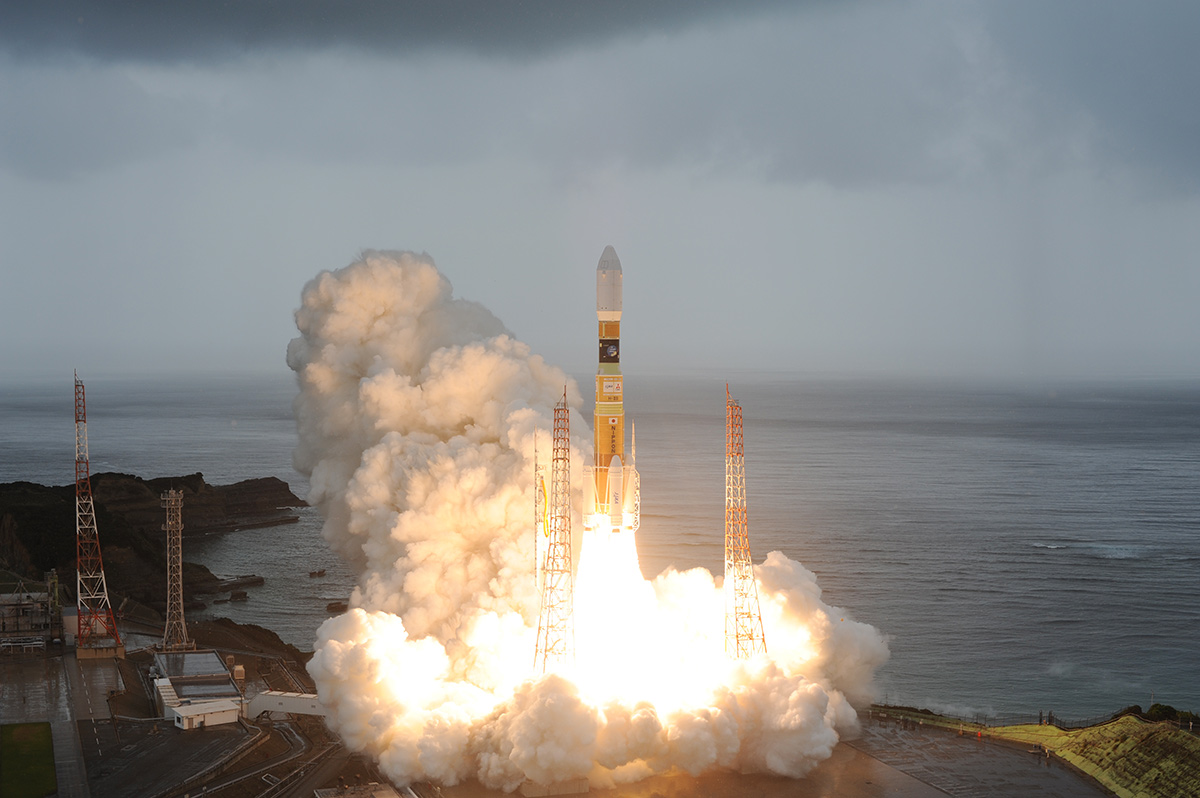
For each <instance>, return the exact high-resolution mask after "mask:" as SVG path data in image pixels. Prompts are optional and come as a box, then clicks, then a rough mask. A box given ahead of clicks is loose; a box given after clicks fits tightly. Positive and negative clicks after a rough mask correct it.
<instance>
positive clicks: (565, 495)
mask: <svg viewBox="0 0 1200 798" xmlns="http://www.w3.org/2000/svg"><path fill="white" fill-rule="evenodd" d="M569 413H570V411H569V409H568V408H567V392H566V389H564V390H563V398H562V401H560V402H559V403H558V404H556V405H555V406H554V452H553V456H552V458H551V467H550V513H549V522H550V526H549V536H550V540H549V542H548V544H547V546H546V559H545V562H544V565H543V566H542V608H541V614H540V617H539V619H538V638H537V652H536V654H535V655H534V661H533V665H534V668H535V669H536V670H537V672H538V674H539V675H541V674H544V673H546V672H547V671H552V670H555V669H556V668H559V667H562V666H564V665H569V664H571V663H572V662H573V661H574V658H575V617H574V594H575V581H574V576H573V573H572V569H573V566H572V561H571V435H570V415H569ZM536 489H537V490H540V486H539V487H538V488H536Z"/></svg>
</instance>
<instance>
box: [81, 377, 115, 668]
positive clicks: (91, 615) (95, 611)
mask: <svg viewBox="0 0 1200 798" xmlns="http://www.w3.org/2000/svg"><path fill="white" fill-rule="evenodd" d="M75 563H76V570H77V573H78V580H77V583H76V587H77V590H76V593H77V595H78V606H79V634H78V636H77V638H76V647H77V648H80V649H85V650H86V649H102V648H106V647H113V648H114V653H117V652H119V650H120V647H121V636H120V635H119V634H118V633H117V623H116V620H114V618H113V612H112V606H111V605H110V604H109V603H108V586H107V584H106V583H105V581H104V563H103V561H102V560H101V558H100V537H99V534H98V533H97V531H96V509H95V505H94V503H93V501H92V477H91V472H90V471H89V466H88V442H87V405H86V402H85V399H84V392H83V382H81V381H80V379H79V374H78V373H76V375H75Z"/></svg>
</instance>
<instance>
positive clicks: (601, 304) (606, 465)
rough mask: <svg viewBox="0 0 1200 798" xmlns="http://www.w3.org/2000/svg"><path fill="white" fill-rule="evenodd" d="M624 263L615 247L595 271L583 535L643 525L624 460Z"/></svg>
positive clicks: (633, 473)
mask: <svg viewBox="0 0 1200 798" xmlns="http://www.w3.org/2000/svg"><path fill="white" fill-rule="evenodd" d="M621 277H622V275H621V261H620V260H619V259H618V258H617V252H616V250H614V249H613V248H612V246H607V247H605V248H604V252H603V253H602V254H601V255H600V263H599V264H598V265H597V266H596V319H597V321H598V322H599V325H600V328H599V341H600V353H599V365H598V367H597V369H596V412H595V417H594V419H593V421H594V426H593V429H594V435H595V446H594V449H595V462H594V464H593V465H592V467H591V468H588V469H585V471H587V472H590V473H589V474H587V475H586V477H587V478H585V480H584V509H583V525H584V528H585V529H604V528H609V529H612V530H613V531H618V530H622V529H623V530H628V531H633V530H636V529H637V528H638V524H639V520H640V519H639V504H640V499H641V496H640V480H639V478H638V473H637V467H636V466H635V464H634V458H633V457H630V458H629V462H628V463H625V462H623V461H624V460H625V405H624V392H623V385H622V378H621Z"/></svg>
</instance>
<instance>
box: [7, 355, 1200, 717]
mask: <svg viewBox="0 0 1200 798" xmlns="http://www.w3.org/2000/svg"><path fill="white" fill-rule="evenodd" d="M83 376H84V379H85V382H86V383H87V398H88V422H89V423H88V433H89V443H90V455H91V466H92V472H93V473H99V472H102V471H120V472H125V473H132V474H136V475H138V476H142V477H147V478H149V477H157V476H174V475H180V474H190V473H194V472H196V471H200V472H203V473H204V475H205V478H206V479H207V480H208V481H209V482H210V483H215V484H227V483H231V482H235V481H238V480H241V479H248V478H252V477H260V476H278V477H280V478H281V479H284V480H286V481H287V482H288V483H289V484H291V486H292V488H293V490H295V491H296V493H297V494H298V495H300V496H301V497H303V496H304V495H305V492H306V491H307V485H306V482H305V480H304V478H303V477H302V476H301V475H299V474H297V473H296V472H295V471H294V470H293V469H292V466H291V451H292V448H293V446H294V445H295V427H294V423H293V421H292V417H291V401H292V399H293V397H294V396H295V394H296V388H295V384H294V381H293V379H292V376H291V374H290V373H287V372H282V373H280V374H272V375H264V376H258V377H209V378H204V379H201V378H198V377H193V378H172V379H168V378H162V379H137V380H135V379H120V380H118V379H101V378H97V379H88V378H87V376H86V375H83ZM578 376H579V379H580V384H581V386H583V387H584V388H586V387H587V386H588V385H589V384H590V379H591V377H590V375H578ZM735 379H736V381H735V382H734V384H733V385H731V391H732V394H733V396H734V398H735V399H737V400H738V401H739V402H740V403H741V405H742V407H743V411H744V415H745V448H746V475H747V502H748V507H749V532H750V545H751V550H752V553H753V556H754V559H755V561H761V560H762V559H763V558H764V557H765V556H766V554H767V552H769V551H772V550H778V551H781V552H783V553H784V554H786V555H787V556H788V557H791V558H792V559H795V560H798V561H799V562H801V563H803V564H804V565H805V566H806V567H807V568H809V569H810V570H811V571H813V572H814V573H815V574H816V575H817V578H818V581H819V584H820V585H821V587H822V590H823V595H824V599H825V600H826V601H827V602H828V603H830V604H832V605H834V606H836V607H839V608H842V609H844V610H845V613H846V615H847V616H849V617H853V618H854V619H855V620H859V621H864V622H866V623H870V624H872V625H873V626H875V627H877V628H878V629H880V630H881V631H882V632H883V633H884V634H885V635H887V636H888V640H889V645H890V648H891V652H892V656H891V660H890V661H889V662H888V664H887V665H886V666H885V667H884V668H883V669H882V670H881V671H880V672H879V674H878V679H877V681H878V684H879V692H880V698H881V699H883V700H886V701H888V702H891V703H899V704H910V705H918V706H924V707H929V708H932V709H936V710H940V711H945V712H950V713H953V714H959V715H965V716H977V715H990V716H996V715H1009V714H1032V715H1036V714H1037V713H1038V712H1040V711H1045V712H1054V713H1055V714H1056V715H1057V716H1059V717H1065V718H1085V717H1095V716H1099V715H1102V714H1106V713H1111V712H1114V711H1116V710H1117V709H1120V708H1122V707H1124V706H1126V705H1129V704H1141V705H1142V706H1143V707H1147V706H1149V704H1151V703H1154V702H1161V703H1166V704H1172V705H1174V706H1175V707H1176V708H1179V709H1189V710H1193V711H1196V710H1200V680H1198V679H1197V675H1198V673H1200V665H1198V663H1200V635H1198V634H1197V630H1198V629H1200V383H1177V384H1167V383H1160V382H1131V383H1095V384H1085V383H1070V384H1063V385H1057V386H1053V387H1049V386H1047V385H1037V386H1034V385H1004V384H991V385H981V384H965V383H955V382H930V381H899V380H891V381H884V380H865V379H863V380H834V379H808V378H803V377H800V376H791V375H778V374H760V373H747V374H742V375H739V376H737V377H736V378H735ZM724 391H725V384H724V382H722V381H718V380H715V379H709V378H703V377H665V376H656V377H638V376H627V377H626V412H627V414H628V419H629V421H632V422H633V424H634V425H636V433H637V463H638V467H639V470H640V471H641V474H642V505H641V506H642V526H641V530H640V531H639V533H638V535H639V537H638V547H639V553H640V557H641V563H642V569H643V571H644V572H645V573H646V575H647V576H653V575H655V574H657V573H659V572H660V571H661V570H662V569H664V568H667V567H674V568H678V569H686V568H693V567H698V566H699V567H704V568H708V569H709V570H712V571H713V572H714V573H717V574H719V573H720V572H721V569H722V568H723V549H722V546H723V528H722V523H723V522H722V518H723V514H722V508H723V502H724V424H725V420H724V412H725V406H724V403H725V396H724ZM584 393H586V391H584ZM72 401H73V393H72V385H71V379H70V377H69V375H68V376H67V377H66V378H64V379H63V380H62V381H61V382H56V383H53V384H50V383H44V382H42V383H29V384H12V383H7V384H5V385H3V386H0V482H11V481H16V480H28V481H32V482H39V483H43V484H51V485H63V484H69V483H70V482H71V481H72V480H73V478H74V476H73V459H74V423H73V420H74V418H73V409H72ZM584 412H585V414H587V415H590V412H591V410H590V407H585V408H584ZM320 526H321V521H320V518H319V516H318V515H317V514H316V512H315V511H314V510H312V509H305V510H303V511H302V513H301V520H300V522H299V523H298V524H292V525H287V526H281V527H277V528H273V529H259V530H246V531H242V532H235V533H228V534H224V535H215V536H208V537H205V538H203V539H200V540H196V539H185V544H184V558H185V559H188V560H193V561H197V562H201V563H204V564H205V565H207V566H208V567H209V568H210V569H211V570H213V571H214V572H215V573H217V574H221V575H234V574H242V573H258V574H261V575H263V576H264V577H265V578H266V583H265V584H264V585H263V586H262V587H258V588H250V589H249V590H248V592H249V593H250V600H249V601H247V602H244V603H229V604H222V605H212V606H210V608H209V609H208V610H205V611H203V612H199V613H193V614H191V615H190V616H189V617H190V618H203V617H213V616H228V617H231V618H233V619H234V620H237V621H239V622H245V623H258V624H261V625H263V626H266V627H268V628H270V629H273V630H274V631H276V632H278V633H279V634H280V636H281V637H283V639H284V640H286V641H288V642H290V643H293V644H295V645H297V646H299V647H301V648H303V649H311V648H312V644H313V639H314V635H315V631H316V628H317V626H319V624H320V623H321V621H323V620H324V619H325V617H327V615H328V613H327V612H326V609H325V606H326V604H327V603H329V602H330V601H335V600H339V599H345V598H346V597H348V595H349V593H350V591H351V589H352V587H353V584H354V579H355V574H354V573H353V572H351V570H350V569H349V568H348V567H347V566H346V565H344V564H343V563H341V562H340V561H339V560H337V559H336V557H334V555H333V554H332V553H331V552H330V551H329V549H328V547H327V546H326V545H325V543H324V541H323V540H322V538H321V534H320ZM100 539H101V545H103V541H104V530H103V529H101V530H100ZM318 568H324V569H325V570H326V574H325V576H324V577H321V578H309V577H308V572H309V571H311V570H315V569H318ZM767 642H768V646H769V645H770V641H769V640H768V641H767Z"/></svg>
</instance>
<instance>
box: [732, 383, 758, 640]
mask: <svg viewBox="0 0 1200 798" xmlns="http://www.w3.org/2000/svg"><path fill="white" fill-rule="evenodd" d="M725 653H726V654H727V655H728V656H730V657H732V658H734V659H749V658H750V657H753V656H756V655H759V654H765V653H767V643H766V639H765V638H764V637H763V627H762V615H761V613H760V612H759V609H758V586H757V584H755V582H754V563H753V561H752V560H751V559H750V537H749V533H748V525H747V522H746V457H745V451H744V450H743V447H742V406H741V405H740V404H738V403H737V402H735V401H734V400H733V399H732V398H731V397H730V396H729V385H728V384H726V386H725Z"/></svg>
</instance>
